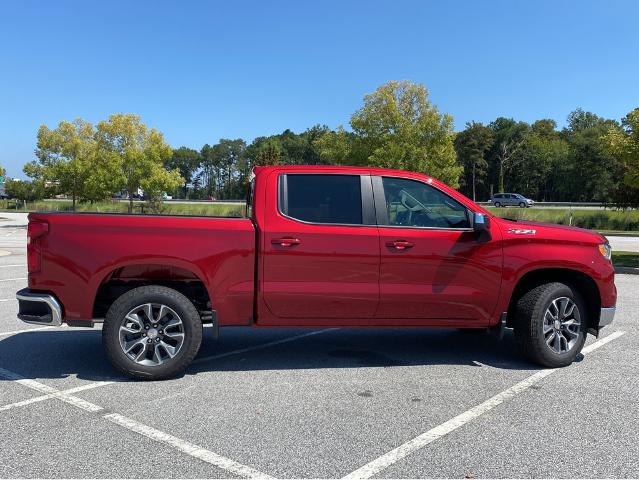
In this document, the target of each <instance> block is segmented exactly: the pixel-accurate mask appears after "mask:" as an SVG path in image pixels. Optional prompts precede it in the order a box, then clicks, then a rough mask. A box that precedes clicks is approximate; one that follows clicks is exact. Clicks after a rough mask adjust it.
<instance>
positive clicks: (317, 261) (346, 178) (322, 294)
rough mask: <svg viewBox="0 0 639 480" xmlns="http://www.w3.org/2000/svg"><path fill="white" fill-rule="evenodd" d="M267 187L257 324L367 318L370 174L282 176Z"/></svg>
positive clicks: (371, 298)
mask: <svg viewBox="0 0 639 480" xmlns="http://www.w3.org/2000/svg"><path fill="white" fill-rule="evenodd" d="M268 182H269V185H268V186H267V191H270V192H272V193H273V194H275V192H277V208H268V209H267V211H266V212H265V215H266V218H265V222H264V231H263V232H262V237H263V238H262V239H261V245H262V268H261V278H260V286H261V291H262V295H261V299H263V302H264V307H265V309H266V311H261V312H260V320H259V321H260V322H266V323H272V324H282V325H285V324H297V325H305V324H309V325H310V324H313V323H322V324H326V322H327V319H335V322H336V323H340V322H342V323H344V322H345V323H349V320H353V319H362V321H365V319H370V318H372V317H373V316H374V315H375V310H376V309H377V304H378V301H379V257H380V250H379V240H378V230H377V226H376V225H375V213H374V204H373V194H372V186H371V177H370V175H368V174H362V175H352V174H342V173H321V174H320V173H294V172H293V173H291V172H290V171H288V170H287V171H281V172H278V171H276V172H274V173H273V174H271V175H270V176H269V178H268ZM267 201H268V200H267ZM314 319H315V320H314ZM329 322H330V320H329ZM355 323H357V321H355Z"/></svg>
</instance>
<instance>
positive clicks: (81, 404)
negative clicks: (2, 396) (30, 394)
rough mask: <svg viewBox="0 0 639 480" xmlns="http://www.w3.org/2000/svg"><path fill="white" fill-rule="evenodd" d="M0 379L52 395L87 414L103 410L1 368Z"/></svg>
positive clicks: (78, 398)
mask: <svg viewBox="0 0 639 480" xmlns="http://www.w3.org/2000/svg"><path fill="white" fill-rule="evenodd" d="M0 377H4V378H6V379H7V380H11V381H13V382H16V383H18V384H20V385H22V386H25V387H27V388H30V389H31V390H36V391H37V392H40V393H44V394H46V395H53V396H54V397H55V398H57V399H58V400H62V401H63V402H65V403H68V404H69V405H73V406H74V407H77V408H80V409H82V410H85V411H87V412H99V411H100V410H103V408H102V407H99V406H98V405H95V404H93V403H91V402H87V401H86V400H84V399H82V398H80V397H75V396H73V395H67V394H65V393H63V392H61V391H60V390H58V389H57V388H53V387H50V386H48V385H45V384H44V383H40V382H36V381H35V380H31V379H28V378H24V377H22V376H21V375H18V374H17V373H15V372H12V371H10V370H5V369H4V368H1V367H0Z"/></svg>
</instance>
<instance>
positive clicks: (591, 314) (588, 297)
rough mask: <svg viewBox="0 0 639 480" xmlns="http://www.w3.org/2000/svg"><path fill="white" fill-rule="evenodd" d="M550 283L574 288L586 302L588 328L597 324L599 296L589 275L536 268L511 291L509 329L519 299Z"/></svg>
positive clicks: (572, 271) (567, 269)
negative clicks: (532, 290)
mask: <svg viewBox="0 0 639 480" xmlns="http://www.w3.org/2000/svg"><path fill="white" fill-rule="evenodd" d="M550 282H561V283H565V284H566V285H569V286H571V287H574V288H576V289H577V290H578V291H579V293H580V294H581V296H582V297H583V299H584V302H586V306H587V309H588V321H589V323H588V327H589V328H593V327H595V326H596V325H597V324H598V323H599V315H600V312H601V295H600V292H599V287H598V286H597V283H596V282H595V281H594V280H593V279H592V278H591V277H590V276H589V275H587V274H585V273H583V272H580V271H579V270H573V269H570V268H538V269H535V270H531V271H528V272H526V273H525V274H524V275H522V276H521V278H520V279H519V280H518V282H517V284H516V285H515V288H514V289H513V293H512V295H511V298H510V302H509V304H508V317H507V318H508V326H509V327H511V326H512V325H513V320H514V318H515V314H516V312H515V310H516V306H517V302H518V301H519V299H520V298H521V297H522V296H523V295H524V294H525V293H526V292H528V291H530V290H531V289H533V288H535V287H537V286H539V285H541V284H544V283H550Z"/></svg>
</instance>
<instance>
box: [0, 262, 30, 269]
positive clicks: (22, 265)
mask: <svg viewBox="0 0 639 480" xmlns="http://www.w3.org/2000/svg"><path fill="white" fill-rule="evenodd" d="M9 267H25V268H26V265H24V264H22V263H14V264H13V265H0V268H9Z"/></svg>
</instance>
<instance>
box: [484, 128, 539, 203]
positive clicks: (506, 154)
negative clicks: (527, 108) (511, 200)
mask: <svg viewBox="0 0 639 480" xmlns="http://www.w3.org/2000/svg"><path fill="white" fill-rule="evenodd" d="M488 127H489V128H490V129H491V130H492V131H493V134H494V137H495V142H494V144H493V148H492V149H491V153H490V155H489V157H490V162H491V164H492V169H491V170H492V178H493V180H495V177H496V181H497V188H498V190H499V191H500V192H504V191H505V189H506V187H505V181H504V179H505V176H506V174H508V173H510V172H511V171H512V169H513V168H514V167H516V166H518V165H519V164H521V163H522V162H524V161H525V160H526V156H525V155H523V149H522V147H523V146H524V142H525V137H526V134H527V133H528V131H529V128H530V126H529V125H528V124H527V123H525V122H516V121H515V120H513V119H512V118H504V117H499V118H497V119H496V120H495V121H494V122H491V123H490V124H489V125H488Z"/></svg>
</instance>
